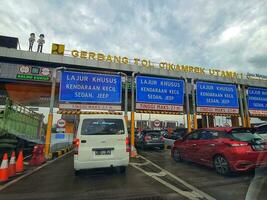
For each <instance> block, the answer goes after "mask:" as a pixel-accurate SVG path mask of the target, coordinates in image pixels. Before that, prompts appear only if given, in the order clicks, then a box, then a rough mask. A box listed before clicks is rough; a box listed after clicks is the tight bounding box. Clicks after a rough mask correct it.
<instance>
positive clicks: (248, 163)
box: [172, 127, 267, 175]
mask: <svg viewBox="0 0 267 200" xmlns="http://www.w3.org/2000/svg"><path fill="white" fill-rule="evenodd" d="M172 157H173V159H174V160H175V161H177V162H178V161H182V160H189V161H193V162H196V163H200V164H203V165H207V166H210V167H214V168H215V169H216V171H217V173H219V174H221V175H227V174H229V173H230V172H237V171H247V170H250V169H254V168H256V167H257V166H267V145H266V143H265V142H264V139H263V138H262V137H261V136H260V135H258V134H253V130H252V129H248V128H229V127H227V128H207V129H198V130H195V131H193V132H191V133H190V134H188V135H186V136H185V137H184V138H183V139H181V140H176V141H175V143H174V146H173V148H172Z"/></svg>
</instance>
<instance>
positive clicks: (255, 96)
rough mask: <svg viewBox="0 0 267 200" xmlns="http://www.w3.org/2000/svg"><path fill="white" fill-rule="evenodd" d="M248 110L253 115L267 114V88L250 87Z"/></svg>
mask: <svg viewBox="0 0 267 200" xmlns="http://www.w3.org/2000/svg"><path fill="white" fill-rule="evenodd" d="M247 101H248V110H249V112H250V114H251V115H253V116H257V115H258V116H263V115H264V116H267V89H264V88H255V87H249V88H248V96H247Z"/></svg>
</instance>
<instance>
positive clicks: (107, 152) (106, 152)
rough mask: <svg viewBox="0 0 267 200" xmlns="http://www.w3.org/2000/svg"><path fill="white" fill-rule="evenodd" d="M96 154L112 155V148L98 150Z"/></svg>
mask: <svg viewBox="0 0 267 200" xmlns="http://www.w3.org/2000/svg"><path fill="white" fill-rule="evenodd" d="M95 155H96V156H102V155H111V150H96V151H95Z"/></svg>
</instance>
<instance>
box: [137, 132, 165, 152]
mask: <svg viewBox="0 0 267 200" xmlns="http://www.w3.org/2000/svg"><path fill="white" fill-rule="evenodd" d="M135 144H136V148H140V149H146V148H154V147H158V148H160V149H163V148H164V138H163V136H162V134H161V131H158V130H144V131H142V132H141V133H140V134H139V135H138V136H137V137H136V140H135Z"/></svg>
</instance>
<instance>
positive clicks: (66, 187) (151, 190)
mask: <svg viewBox="0 0 267 200" xmlns="http://www.w3.org/2000/svg"><path fill="white" fill-rule="evenodd" d="M0 199H1V200H2V199H3V200H11V199H12V200H15V199H16V200H31V199H38V200H40V199H57V200H59V199H64V200H65V199H71V200H73V199H75V200H78V199H93V200H98V199H131V200H134V199H136V200H137V199H140V200H141V199H144V200H145V199H150V200H152V199H153V200H161V199H170V200H171V199H181V200H184V199H186V198H184V197H182V196H180V195H178V194H177V193H175V192H174V191H172V190H171V189H169V188H166V187H164V186H163V185H162V184H160V183H158V182H157V181H156V180H154V179H151V178H150V177H148V176H147V175H145V174H144V173H142V172H139V171H138V170H136V169H135V168H133V167H131V166H129V167H128V169H127V172H126V174H124V175H123V174H118V173H117V172H116V171H114V170H89V171H85V172H83V173H82V174H81V175H79V176H75V175H74V173H73V156H72V155H71V154H70V155H67V156H66V157H64V158H61V159H59V160H58V161H56V162H54V163H52V164H51V165H48V166H46V167H44V168H42V169H41V170H40V171H37V172H36V173H34V174H32V175H30V176H28V177H27V178H25V179H23V180H21V181H19V182H17V183H15V184H14V185H11V186H10V187H8V188H6V189H4V190H3V191H1V192H0Z"/></svg>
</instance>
